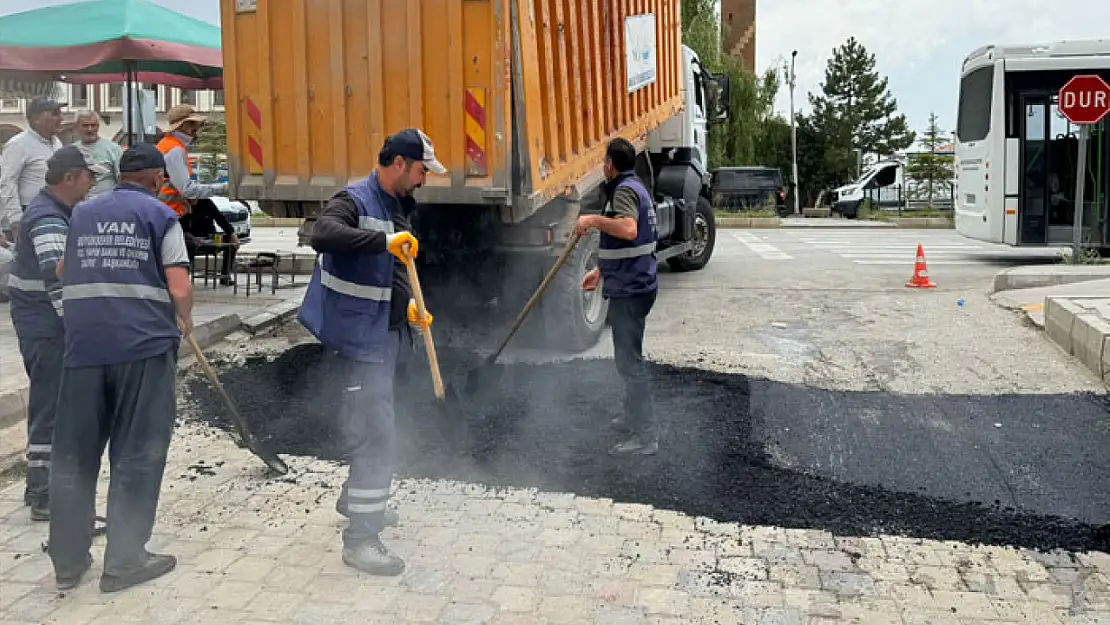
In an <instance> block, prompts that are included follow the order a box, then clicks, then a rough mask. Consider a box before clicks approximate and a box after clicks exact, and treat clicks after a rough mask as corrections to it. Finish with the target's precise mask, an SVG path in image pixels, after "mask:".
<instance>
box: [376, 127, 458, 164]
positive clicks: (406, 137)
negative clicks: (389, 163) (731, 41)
mask: <svg viewBox="0 0 1110 625" xmlns="http://www.w3.org/2000/svg"><path fill="white" fill-rule="evenodd" d="M385 147H387V148H389V149H390V150H392V151H393V152H394V153H395V154H400V155H401V156H404V157H405V158H411V159H412V160H414V161H421V162H423V163H424V166H425V167H427V168H428V171H430V172H432V173H433V174H445V173H447V168H446V167H444V166H443V163H440V162H439V161H438V160H436V151H435V146H434V145H432V140H431V139H429V138H428V135H426V134H424V133H423V132H422V131H420V130H418V129H416V128H409V129H407V130H402V131H401V132H398V133H397V134H395V135H391V136H389V137H388V138H387V139H386V140H385Z"/></svg>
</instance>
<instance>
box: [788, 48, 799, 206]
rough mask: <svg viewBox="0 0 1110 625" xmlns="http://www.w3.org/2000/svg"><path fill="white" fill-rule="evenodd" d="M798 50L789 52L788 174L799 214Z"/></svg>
mask: <svg viewBox="0 0 1110 625" xmlns="http://www.w3.org/2000/svg"><path fill="white" fill-rule="evenodd" d="M797 56H798V51H797V50H794V51H793V52H791V53H790V168H791V172H790V175H791V176H792V177H793V179H794V215H796V216H797V215H801V214H802V210H801V207H800V202H801V200H800V199H799V197H798V196H799V194H800V193H801V185H800V184H798V129H797V128H796V127H795V126H794V85H795V84H797V75H796V74H795V73H794V59H795V58H796V57H797Z"/></svg>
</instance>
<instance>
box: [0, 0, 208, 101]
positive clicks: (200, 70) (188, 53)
mask: <svg viewBox="0 0 1110 625" xmlns="http://www.w3.org/2000/svg"><path fill="white" fill-rule="evenodd" d="M220 47H221V40H220V29H219V28H218V27H217V26H213V25H212V24H209V23H207V22H203V21H200V20H197V19H193V18H191V17H187V16H184V15H181V14H180V13H175V12H173V11H171V10H169V9H167V8H165V7H162V6H159V5H157V4H154V3H153V2H148V1H147V0H90V1H88V2H80V3H76V4H64V5H58V6H49V7H44V8H41V9H34V10H31V11H24V12H22V13H13V14H11V15H5V16H3V17H0V72H6V73H8V75H9V76H16V75H18V76H21V77H22V76H27V75H28V74H37V75H39V76H42V75H43V74H52V75H54V76H58V77H60V78H61V79H62V80H64V81H66V82H71V83H78V84H97V83H103V82H120V81H124V80H126V78H127V72H128V70H129V69H130V70H131V71H133V72H134V78H135V80H136V81H138V82H150V83H157V84H164V85H170V86H175V87H181V88H185V89H220V88H222V87H223V80H222V76H223V69H222V68H223V58H222V54H221V52H220Z"/></svg>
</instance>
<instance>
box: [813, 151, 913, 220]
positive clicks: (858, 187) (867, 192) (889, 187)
mask: <svg viewBox="0 0 1110 625" xmlns="http://www.w3.org/2000/svg"><path fill="white" fill-rule="evenodd" d="M905 170H906V167H905V165H903V164H902V163H900V162H898V161H879V162H878V163H875V164H874V165H872V166H871V167H868V168H867V170H866V171H864V172H863V175H861V176H860V177H859V179H858V180H856V181H855V182H853V183H851V184H846V185H844V186H842V187H837V188H836V189H834V190H833V192H832V197H831V198H829V206H831V207H832V210H833V212H835V213H840V214H841V215H843V216H845V217H847V218H848V219H855V218H856V217H857V216H858V215H859V209H860V205H861V204H863V200H864V199H865V198H870V199H871V200H872V202H873V205H872V206H873V208H875V209H877V210H897V209H898V208H903V207H905V204H906V177H905Z"/></svg>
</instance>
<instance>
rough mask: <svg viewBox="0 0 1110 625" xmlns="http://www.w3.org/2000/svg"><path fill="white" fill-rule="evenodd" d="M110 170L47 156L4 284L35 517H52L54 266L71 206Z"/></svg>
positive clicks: (60, 343)
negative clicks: (22, 375)
mask: <svg viewBox="0 0 1110 625" xmlns="http://www.w3.org/2000/svg"><path fill="white" fill-rule="evenodd" d="M107 172H108V170H107V169H105V168H104V167H101V166H100V165H96V164H94V163H93V162H92V157H91V156H89V155H88V154H87V153H85V152H82V151H81V150H79V149H77V147H76V146H68V147H64V148H62V149H60V150H58V151H57V152H55V153H54V155H53V156H51V157H50V158H49V159H48V160H47V161H46V186H45V187H44V188H43V190H42V191H39V194H38V195H36V196H35V197H34V198H33V199H32V200H31V201H30V203H29V204H28V205H27V209H26V210H25V211H24V212H23V219H22V220H21V227H20V228H19V231H18V234H17V235H16V241H17V242H18V243H17V245H16V253H15V260H14V262H13V263H12V269H11V274H10V275H9V276H8V286H9V288H10V289H11V299H12V305H11V315H12V326H14V328H15V335H16V338H18V339H19V351H20V353H21V354H22V356H23V366H24V369H25V370H26V372H27V378H28V380H30V383H31V384H30V396H29V398H28V399H29V401H28V404H29V405H28V407H27V489H26V491H25V492H24V495H23V501H24V503H26V504H27V505H29V506H31V520H32V521H49V520H50V493H49V485H50V455H51V453H50V452H51V439H52V438H53V436H54V411H55V408H56V407H57V404H58V388H59V386H60V385H61V383H62V353H63V352H64V351H65V349H64V344H65V328H64V326H63V325H62V319H63V312H62V280H61V278H60V277H58V263H59V262H61V260H62V255H63V254H64V253H65V247H66V235H67V234H68V233H69V218H70V215H71V214H72V213H73V207H74V206H75V205H76V204H77V203H78V202H80V201H81V200H83V199H85V196H86V195H87V194H88V192H89V189H91V188H92V185H93V183H94V182H95V181H96V177H97V176H99V175H102V174H105V173H107Z"/></svg>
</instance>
